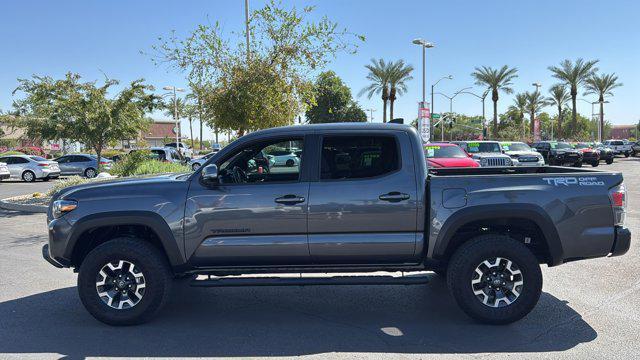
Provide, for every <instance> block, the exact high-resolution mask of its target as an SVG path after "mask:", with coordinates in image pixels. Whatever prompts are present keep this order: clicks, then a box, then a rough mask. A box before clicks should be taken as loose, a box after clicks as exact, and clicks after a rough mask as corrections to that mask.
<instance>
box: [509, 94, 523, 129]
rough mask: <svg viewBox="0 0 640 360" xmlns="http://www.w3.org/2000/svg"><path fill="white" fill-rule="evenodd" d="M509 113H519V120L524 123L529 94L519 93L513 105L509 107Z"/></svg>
mask: <svg viewBox="0 0 640 360" xmlns="http://www.w3.org/2000/svg"><path fill="white" fill-rule="evenodd" d="M508 111H513V112H516V113H518V120H519V121H520V122H523V121H524V114H525V113H526V112H528V111H527V94H526V93H518V94H516V96H515V98H514V99H513V105H511V106H509V109H508Z"/></svg>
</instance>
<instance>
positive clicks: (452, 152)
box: [424, 143, 480, 168]
mask: <svg viewBox="0 0 640 360" xmlns="http://www.w3.org/2000/svg"><path fill="white" fill-rule="evenodd" d="M424 155H425V157H426V158H427V165H429V167H434V168H443V167H479V166H480V165H479V164H478V163H477V162H476V161H475V160H473V159H472V158H470V157H469V154H467V153H466V152H465V151H464V150H462V148H461V147H459V146H458V145H456V144H448V143H428V144H426V145H425V146H424Z"/></svg>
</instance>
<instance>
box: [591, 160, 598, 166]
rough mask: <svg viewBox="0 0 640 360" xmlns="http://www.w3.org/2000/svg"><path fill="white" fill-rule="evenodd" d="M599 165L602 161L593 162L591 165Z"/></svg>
mask: <svg viewBox="0 0 640 360" xmlns="http://www.w3.org/2000/svg"><path fill="white" fill-rule="evenodd" d="M598 165H600V161H594V162H592V163H591V166H593V167H598Z"/></svg>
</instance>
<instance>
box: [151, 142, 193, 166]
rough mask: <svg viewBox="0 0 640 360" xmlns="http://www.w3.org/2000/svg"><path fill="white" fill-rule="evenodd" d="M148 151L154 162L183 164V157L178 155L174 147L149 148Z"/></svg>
mask: <svg viewBox="0 0 640 360" xmlns="http://www.w3.org/2000/svg"><path fill="white" fill-rule="evenodd" d="M149 151H151V156H152V157H153V158H154V159H156V160H160V161H163V162H172V163H185V159H184V157H183V156H182V155H180V154H179V153H178V151H177V150H176V148H174V147H169V146H166V147H160V146H153V147H150V148H149Z"/></svg>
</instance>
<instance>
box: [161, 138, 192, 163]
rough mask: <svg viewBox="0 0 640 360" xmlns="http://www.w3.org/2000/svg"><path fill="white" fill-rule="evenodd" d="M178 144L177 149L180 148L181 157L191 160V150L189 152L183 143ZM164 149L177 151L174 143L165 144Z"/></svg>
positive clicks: (188, 148)
mask: <svg viewBox="0 0 640 360" xmlns="http://www.w3.org/2000/svg"><path fill="white" fill-rule="evenodd" d="M178 144H179V147H180V153H181V154H182V156H183V157H186V158H189V159H191V158H193V150H191V148H190V147H189V146H187V144H185V143H183V142H180V143H178ZM165 147H170V148H174V149H177V147H176V143H174V142H173V143H168V144H166V145H165Z"/></svg>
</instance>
